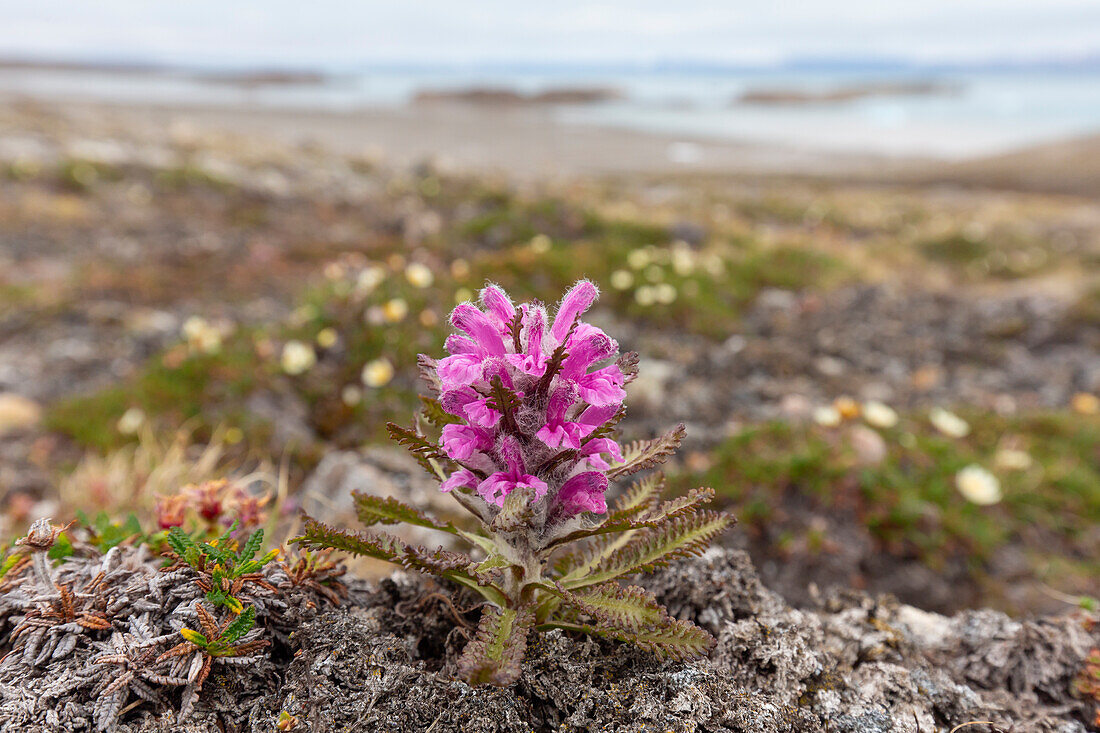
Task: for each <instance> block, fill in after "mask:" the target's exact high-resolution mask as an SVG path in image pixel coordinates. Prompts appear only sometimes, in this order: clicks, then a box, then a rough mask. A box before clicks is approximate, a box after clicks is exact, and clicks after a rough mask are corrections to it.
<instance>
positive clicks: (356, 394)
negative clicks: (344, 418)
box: [340, 384, 363, 407]
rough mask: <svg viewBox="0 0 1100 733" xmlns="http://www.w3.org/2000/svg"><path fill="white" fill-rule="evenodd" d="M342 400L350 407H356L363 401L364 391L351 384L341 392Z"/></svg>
mask: <svg viewBox="0 0 1100 733" xmlns="http://www.w3.org/2000/svg"><path fill="white" fill-rule="evenodd" d="M340 399H341V400H342V401H343V403H344V404H345V405H347V406H348V407H355V406H356V405H358V404H359V403H360V402H362V401H363V390H361V389H359V388H358V387H356V386H355V385H354V384H349V385H347V386H345V387H344V388H343V389H342V390H340Z"/></svg>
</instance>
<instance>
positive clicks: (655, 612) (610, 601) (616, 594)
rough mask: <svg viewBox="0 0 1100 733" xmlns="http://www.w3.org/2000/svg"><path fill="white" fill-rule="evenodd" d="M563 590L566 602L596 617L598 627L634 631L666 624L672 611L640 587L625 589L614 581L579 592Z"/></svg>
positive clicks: (633, 586)
mask: <svg viewBox="0 0 1100 733" xmlns="http://www.w3.org/2000/svg"><path fill="white" fill-rule="evenodd" d="M562 590H563V591H564V600H565V603H566V604H567V605H570V606H572V607H573V608H575V609H576V610H578V611H580V612H581V613H583V614H584V615H586V616H591V617H592V618H594V619H595V620H596V621H597V626H601V627H607V626H610V627H614V628H617V629H620V630H622V631H624V632H632V631H640V630H641V629H645V628H648V627H650V626H653V625H655V624H660V623H663V622H664V621H665V620H666V619H667V618H668V612H667V611H666V610H665V609H664V607H663V606H661V605H660V604H659V603H657V599H656V597H654V595H653V594H652V593H650V592H649V591H647V590H645V589H644V588H639V587H638V586H636V585H630V586H626V587H625V588H624V587H623V586H621V585H619V584H618V583H614V582H611V583H604V584H602V585H598V586H595V587H592V588H585V589H583V590H580V591H578V592H576V593H572V592H569V591H567V590H564V588H563V589H562Z"/></svg>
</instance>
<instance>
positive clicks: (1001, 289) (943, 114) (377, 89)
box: [0, 0, 1100, 613]
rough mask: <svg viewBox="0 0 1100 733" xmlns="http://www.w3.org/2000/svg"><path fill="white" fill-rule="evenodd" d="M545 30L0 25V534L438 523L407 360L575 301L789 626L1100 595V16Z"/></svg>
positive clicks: (275, 12)
mask: <svg viewBox="0 0 1100 733" xmlns="http://www.w3.org/2000/svg"><path fill="white" fill-rule="evenodd" d="M559 5H560V6H561V7H560V8H559V9H556V10H555V13H554V17H552V18H546V17H543V16H542V15H541V14H536V13H535V11H534V10H526V9H523V8H516V7H514V6H513V5H506V4H503V3H478V4H476V5H475V6H474V7H469V6H455V7H452V6H451V5H448V4H444V3H438V2H429V3H422V4H419V5H418V7H417V8H416V9H412V8H410V9H395V8H386V7H378V6H374V4H370V3H368V4H362V5H358V6H355V7H347V6H343V5H341V4H338V3H316V4H312V5H311V6H310V7H309V9H308V11H307V10H305V9H304V8H298V7H293V6H291V5H289V4H281V3H274V4H272V3H268V4H264V5H262V6H261V5H260V4H258V3H239V4H237V6H236V7H235V8H233V9H228V8H224V7H221V6H220V5H218V4H214V3H207V2H198V3H191V4H189V5H188V6H187V7H186V8H181V7H175V6H172V7H170V6H163V7H147V6H145V5H143V4H139V3H135V2H129V1H125V0H114V1H113V2H107V3H98V4H96V5H95V6H87V7H83V6H81V7H71V6H69V5H67V4H62V3H58V2H43V3H36V4H34V5H33V6H27V5H22V4H20V5H17V4H15V3H10V2H0V18H3V20H4V22H3V23H2V24H0V510H2V512H3V519H2V526H0V530H2V532H3V535H4V539H7V538H9V537H14V536H17V535H18V534H19V533H21V532H23V531H24V530H25V527H26V525H27V523H28V521H29V520H31V519H34V518H35V517H36V516H39V515H51V516H53V517H55V519H59V520H61V521H68V520H69V519H71V518H72V517H74V516H75V515H76V513H77V511H81V512H84V513H86V514H87V515H88V516H94V515H95V514H97V513H99V512H105V513H106V515H107V516H110V517H118V518H121V517H125V516H126V515H127V514H128V513H131V512H133V513H134V514H135V516H137V517H138V520H139V521H140V522H144V523H154V524H155V522H156V519H157V516H158V509H157V506H158V497H161V499H162V501H161V509H160V510H159V511H163V496H164V495H167V494H171V493H172V492H175V491H178V490H179V488H180V487H181V485H183V484H190V483H195V484H199V483H201V482H202V481H204V480H206V479H209V478H214V477H218V476H221V475H234V476H237V477H242V476H244V475H245V474H247V473H249V472H252V471H254V470H255V471H256V473H252V474H250V476H251V477H250V478H248V480H245V479H243V478H242V479H241V481H242V484H244V485H248V486H250V487H252V488H250V489H249V490H250V491H255V492H258V493H257V494H256V496H257V497H258V498H257V501H260V502H263V501H266V503H261V506H262V508H263V511H265V512H271V513H273V514H276V515H281V516H284V517H287V518H288V520H287V521H288V522H289V521H291V520H290V519H289V518H292V517H293V516H294V513H295V511H296V509H297V508H298V507H300V506H305V507H308V508H310V510H311V511H313V512H317V513H322V514H325V515H326V516H328V517H330V518H333V519H340V518H341V517H342V515H343V514H344V513H346V512H348V511H349V507H350V500H349V497H348V491H349V490H350V489H351V488H366V489H368V490H372V489H373V490H376V491H392V492H400V493H406V494H407V493H409V492H412V493H413V494H414V495H415V496H417V497H419V498H420V500H422V501H425V502H435V501H437V500H438V495H437V494H436V493H435V490H434V487H433V486H432V484H431V481H430V479H429V478H428V477H427V476H424V475H422V474H421V473H419V468H418V467H417V466H416V464H415V463H414V462H412V461H411V460H410V459H408V458H407V457H406V456H404V455H403V454H402V453H401V452H400V451H399V450H396V449H393V448H390V447H388V446H387V441H386V440H385V437H384V430H383V426H384V423H385V421H386V420H391V419H392V420H397V421H399V422H403V423H404V422H407V421H408V419H409V414H410V412H411V410H413V409H414V408H415V407H416V405H417V400H416V394H417V392H418V391H419V390H420V385H419V384H418V381H417V372H416V355H417V353H421V352H424V353H429V354H438V353H440V351H441V347H442V341H443V338H444V336H445V334H446V332H447V327H446V317H447V314H448V312H449V310H450V308H451V307H453V305H454V304H455V303H456V302H459V301H462V300H465V299H467V298H470V297H472V295H473V294H474V293H476V291H477V289H478V288H479V287H480V286H481V285H482V284H483V283H484V282H485V281H486V280H493V281H495V282H499V283H500V284H502V285H503V286H505V287H506V288H507V289H508V290H509V291H510V292H511V293H512V294H513V295H514V296H515V297H516V298H519V299H529V298H541V299H543V300H545V301H548V302H553V301H554V300H556V298H557V297H559V295H560V293H561V292H562V291H564V289H565V288H567V287H568V286H569V285H570V284H571V283H572V282H573V281H575V280H576V279H578V278H582V277H588V278H591V279H592V280H594V281H595V282H597V283H598V284H599V285H600V287H601V288H602V290H603V297H602V299H601V301H600V303H599V306H598V309H597V310H596V311H595V313H594V314H593V320H596V321H598V322H599V323H600V324H601V325H603V326H605V327H606V328H607V329H608V330H609V332H610V333H612V334H614V335H616V336H617V337H618V338H619V340H620V344H621V346H622V348H623V349H624V350H636V351H638V352H640V354H641V357H642V361H641V377H640V378H639V380H638V381H637V382H636V383H635V384H634V385H633V386H632V388H631V389H632V394H631V396H630V398H629V400H628V405H629V407H630V413H629V415H628V418H627V420H626V421H625V422H624V423H623V427H624V430H625V433H626V437H627V438H628V439H630V438H637V437H649V436H650V435H652V434H653V433H655V432H656V431H657V430H658V429H659V428H661V427H663V426H667V425H668V424H669V423H671V422H674V421H683V422H685V423H686V424H687V426H688V431H689V439H688V440H689V442H688V444H687V446H686V449H685V450H684V451H683V452H682V454H681V456H680V458H679V461H678V463H677V464H676V466H675V467H674V468H675V470H674V477H673V481H674V483H675V485H677V486H680V487H684V488H686V487H689V486H691V485H698V484H700V483H703V484H706V485H710V486H713V487H715V488H716V489H717V491H718V493H719V496H720V497H722V498H723V500H724V501H725V502H727V503H728V505H729V506H730V507H731V508H732V509H733V510H734V511H735V512H736V513H737V515H738V517H739V518H740V520H741V524H740V525H739V527H738V529H737V530H735V531H734V532H733V533H731V536H730V537H729V540H728V541H729V542H730V543H732V544H735V545H739V546H744V547H747V548H748V549H749V550H750V551H751V552H752V554H753V557H754V559H755V560H756V562H757V564H758V565H759V567H760V569H761V572H762V574H763V576H764V577H765V579H766V581H767V582H768V583H769V584H770V585H771V586H772V587H774V588H776V589H777V590H779V591H781V592H783V593H784V594H785V595H786V596H787V597H788V598H790V599H792V600H793V601H794V602H796V603H808V602H812V601H813V600H814V598H815V593H816V591H815V589H816V588H823V587H825V586H828V585H844V586H855V587H861V588H867V589H870V590H874V591H886V592H891V593H894V594H896V595H898V596H899V597H900V598H901V599H902V600H903V601H906V602H909V603H913V604H915V605H918V606H922V607H925V608H929V609H933V610H938V611H950V610H954V609H957V608H961V607H966V606H976V605H993V606H996V607H999V608H1002V609H1005V610H1008V611H1010V612H1013V613H1031V612H1039V611H1047V610H1056V609H1059V608H1062V607H1065V605H1066V604H1067V603H1090V602H1091V600H1090V599H1091V597H1093V596H1096V595H1100V581H1098V578H1100V575H1098V572H1097V571H1098V570H1100V524H1098V521H1097V520H1098V519H1100V203H1098V201H1100V198H1098V196H1100V9H1098V8H1097V7H1096V6H1095V4H1092V3H1077V2H1073V1H1072V0H1058V2H1053V3H1046V4H1043V5H1042V6H1035V5H1034V4H1032V3H1023V2H1008V3H1004V2H1000V3H996V4H993V3H986V2H980V1H976V0H971V1H968V2H963V3H957V2H956V3H947V2H939V1H938V0H937V1H934V2H926V3H922V4H921V5H920V7H912V6H910V5H905V6H903V5H901V4H894V3H886V4H882V3H876V4H871V3H862V2H860V3H854V4H852V3H850V4H849V5H848V6H847V8H846V9H845V10H844V11H843V12H840V11H838V10H837V9H836V8H835V7H833V6H832V5H831V4H826V3H819V2H804V3H797V4H792V5H791V7H789V8H787V7H786V6H785V7H784V8H774V9H770V10H768V9H761V8H752V9H750V8H749V7H748V6H747V5H745V6H743V7H740V4H729V5H728V7H722V8H718V7H716V6H715V4H711V3H690V2H689V3H684V4H682V5H684V6H685V7H682V8H681V7H678V8H676V9H675V11H673V10H671V9H666V8H664V6H662V5H658V4H656V3H646V2H641V3H620V2H605V3H599V4H581V3H560V4H559ZM994 11H995V12H994ZM259 475H263V476H264V477H265V479H264V480H263V481H257V480H256V479H255V477H256V476H259ZM262 492H267V493H266V494H264V493H262ZM265 496H266V497H267V498H266V500H265V499H264V498H263V497H265ZM288 531H289V530H288Z"/></svg>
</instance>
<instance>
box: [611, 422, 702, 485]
mask: <svg viewBox="0 0 1100 733" xmlns="http://www.w3.org/2000/svg"><path fill="white" fill-rule="evenodd" d="M686 434H687V429H686V428H684V425H683V423H680V424H679V425H677V426H676V427H674V428H673V429H672V430H670V431H668V432H667V433H665V434H664V435H662V436H660V437H659V438H654V439H653V440H636V441H634V442H633V443H631V444H630V445H628V446H626V447H625V448H623V460H622V461H620V462H619V463H617V464H615V465H613V466H612V467H611V470H610V471H608V472H607V479H608V480H609V481H614V480H615V479H619V478H622V477H623V476H629V475H630V474H632V473H636V472H638V471H643V470H645V469H647V468H653V467H654V466H659V465H660V464H662V463H664V462H665V461H666V460H668V457H669V456H671V455H672V454H674V453H675V452H676V450H677V449H678V448H679V447H680V443H682V442H683V440H684V435H686Z"/></svg>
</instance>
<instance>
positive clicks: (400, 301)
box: [382, 298, 409, 323]
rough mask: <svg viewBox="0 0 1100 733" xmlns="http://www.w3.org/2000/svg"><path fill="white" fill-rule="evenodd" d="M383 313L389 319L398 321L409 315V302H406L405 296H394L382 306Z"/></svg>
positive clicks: (394, 321) (391, 321) (393, 321)
mask: <svg viewBox="0 0 1100 733" xmlns="http://www.w3.org/2000/svg"><path fill="white" fill-rule="evenodd" d="M382 313H383V315H385V317H386V320H387V321H389V322H390V323H397V322H398V321H403V320H405V316H407V315H409V304H408V303H406V302H405V299H404V298H394V299H392V300H389V301H387V302H386V304H385V305H384V306H382Z"/></svg>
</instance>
